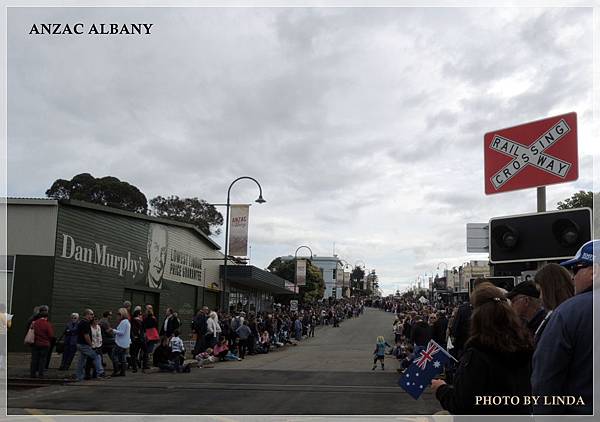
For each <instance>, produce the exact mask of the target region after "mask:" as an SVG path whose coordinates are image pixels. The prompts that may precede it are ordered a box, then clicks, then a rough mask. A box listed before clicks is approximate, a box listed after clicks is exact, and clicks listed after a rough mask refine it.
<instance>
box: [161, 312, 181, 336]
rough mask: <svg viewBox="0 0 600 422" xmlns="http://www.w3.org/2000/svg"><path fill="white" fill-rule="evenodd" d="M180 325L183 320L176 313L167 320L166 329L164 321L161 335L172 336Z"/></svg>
mask: <svg viewBox="0 0 600 422" xmlns="http://www.w3.org/2000/svg"><path fill="white" fill-rule="evenodd" d="M180 325H181V321H179V318H178V317H176V316H175V315H171V318H170V319H169V322H167V329H166V330H165V322H164V321H163V323H162V324H160V335H161V336H167V337H171V336H172V335H173V331H175V330H177V329H178V328H179V326H180Z"/></svg>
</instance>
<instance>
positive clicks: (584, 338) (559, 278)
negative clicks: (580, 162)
mask: <svg viewBox="0 0 600 422" xmlns="http://www.w3.org/2000/svg"><path fill="white" fill-rule="evenodd" d="M599 247H600V241H592V242H588V243H586V244H585V245H584V246H583V247H582V248H581V249H580V250H579V251H578V252H577V255H576V256H575V258H573V259H571V260H568V261H565V262H562V263H561V264H560V265H559V264H554V263H550V264H546V265H545V266H543V267H542V268H541V269H540V270H538V271H537V272H536V274H535V277H534V280H532V281H524V282H521V283H519V284H517V285H516V286H515V287H514V288H513V289H512V290H511V291H506V290H504V289H502V288H499V287H496V286H495V285H494V284H492V283H491V282H490V281H489V280H488V281H486V279H478V280H476V281H475V283H474V288H473V291H472V293H471V296H470V300H469V301H468V302H465V303H462V304H460V305H458V306H450V305H447V304H444V303H440V302H436V303H433V304H430V303H425V304H423V303H421V302H419V301H418V300H416V298H415V297H414V296H406V297H404V298H401V299H387V300H383V301H382V302H380V303H379V304H378V305H379V306H380V307H382V308H383V309H385V310H387V311H389V312H393V313H394V314H396V319H395V321H394V324H393V330H394V336H395V344H394V346H393V350H392V352H391V353H392V354H393V355H395V357H396V358H397V359H398V360H399V361H400V369H399V371H400V372H402V371H403V370H405V369H406V368H408V366H410V364H411V363H412V362H413V360H414V359H415V358H416V357H419V355H420V352H421V351H422V350H423V349H424V348H425V347H426V346H427V344H428V343H429V341H430V340H434V341H435V342H436V343H438V344H439V345H440V346H442V347H443V348H444V349H446V350H448V351H449V352H450V354H451V355H452V356H453V357H454V358H455V362H457V363H455V364H450V365H448V366H447V367H445V368H444V372H443V374H442V376H441V377H440V378H439V379H434V380H433V381H432V386H431V387H432V390H433V391H434V393H435V395H436V397H437V399H438V400H439V402H440V404H441V405H442V407H443V408H444V409H445V410H447V411H449V412H450V413H452V414H532V413H533V414H591V413H592V386H593V383H592V372H593V371H592V365H593V359H592V353H593V346H592V338H593V335H592V334H593V333H592V318H593V309H592V303H593V302H592V301H593V294H592V293H593V292H592V289H593V287H594V281H593V277H594V267H595V270H596V273H597V274H598V271H599V270H600V267H599V266H598V264H600V260H599V258H598V255H597V253H598V251H595V249H597V248H599ZM595 286H596V288H597V287H598V283H597V282H596V284H595ZM382 366H383V365H382ZM492 396H501V397H504V396H506V397H517V398H519V400H518V401H515V400H513V401H511V402H506V401H503V402H502V403H501V404H500V405H491V403H490V402H487V401H486V400H482V399H481V398H482V397H492ZM527 396H529V397H531V396H533V397H537V398H538V399H537V402H536V401H533V400H532V399H531V400H530V401H527V399H526V397H527ZM478 398H479V399H478ZM486 403H488V404H486Z"/></svg>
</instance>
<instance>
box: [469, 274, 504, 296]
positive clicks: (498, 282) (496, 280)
mask: <svg viewBox="0 0 600 422" xmlns="http://www.w3.org/2000/svg"><path fill="white" fill-rule="evenodd" d="M479 278H481V279H484V280H485V281H488V282H490V283H492V284H493V285H494V286H496V287H500V288H501V289H504V290H506V291H507V292H510V291H511V290H512V289H513V288H514V287H515V279H516V278H515V277H512V276H506V277H479ZM475 280H477V279H476V278H472V279H470V280H469V294H471V293H472V292H473V289H474V288H475Z"/></svg>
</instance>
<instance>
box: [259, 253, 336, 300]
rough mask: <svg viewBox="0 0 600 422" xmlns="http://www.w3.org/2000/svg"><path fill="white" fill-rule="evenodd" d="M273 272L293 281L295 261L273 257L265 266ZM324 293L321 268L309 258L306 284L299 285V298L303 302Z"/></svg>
mask: <svg viewBox="0 0 600 422" xmlns="http://www.w3.org/2000/svg"><path fill="white" fill-rule="evenodd" d="M267 269H268V270H269V271H270V272H272V273H273V274H276V275H278V276H279V277H281V278H284V279H286V280H289V281H292V282H293V281H294V280H295V277H296V262H295V261H294V260H293V259H291V260H289V261H288V260H282V259H281V258H275V259H274V260H273V261H272V262H271V263H270V264H269V266H268V267H267ZM324 293H325V280H323V275H322V274H321V270H320V269H319V268H318V267H316V266H314V265H312V263H311V262H310V260H309V261H308V262H307V265H306V285H305V286H300V293H299V299H300V301H301V302H303V303H307V302H315V301H317V300H321V299H322V298H323V294H324Z"/></svg>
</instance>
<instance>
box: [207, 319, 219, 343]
mask: <svg viewBox="0 0 600 422" xmlns="http://www.w3.org/2000/svg"><path fill="white" fill-rule="evenodd" d="M220 335H221V326H220V325H219V318H218V317H217V313H216V312H215V311H212V312H211V313H210V314H209V315H208V319H207V320H206V347H210V348H211V349H212V348H213V347H215V344H217V340H218V338H219V336H220Z"/></svg>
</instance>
